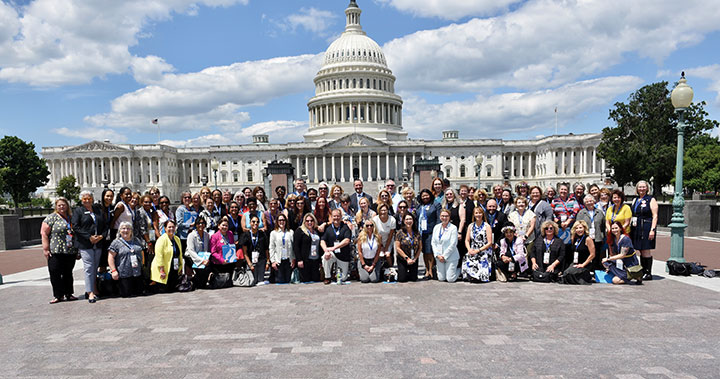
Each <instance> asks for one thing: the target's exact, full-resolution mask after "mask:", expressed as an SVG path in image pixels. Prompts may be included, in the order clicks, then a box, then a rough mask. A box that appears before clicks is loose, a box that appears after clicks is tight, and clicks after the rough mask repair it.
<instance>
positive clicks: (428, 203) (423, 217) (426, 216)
mask: <svg viewBox="0 0 720 379" xmlns="http://www.w3.org/2000/svg"><path fill="white" fill-rule="evenodd" d="M439 210H440V205H438V204H437V203H435V197H434V196H433V194H432V192H430V190H429V189H427V188H426V189H423V190H422V191H420V205H419V206H418V208H417V209H415V218H416V219H417V220H418V230H419V232H420V235H421V236H422V249H423V261H424V262H425V277H424V279H426V280H427V279H432V278H433V277H434V275H433V267H434V266H435V255H433V252H432V234H433V229H434V228H435V225H436V224H437V223H438V216H439Z"/></svg>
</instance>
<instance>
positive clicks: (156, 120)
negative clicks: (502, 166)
mask: <svg viewBox="0 0 720 379" xmlns="http://www.w3.org/2000/svg"><path fill="white" fill-rule="evenodd" d="M555 113H557V107H555ZM155 121H157V120H155ZM156 124H157V123H156Z"/></svg>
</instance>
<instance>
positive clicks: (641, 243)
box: [630, 180, 658, 280]
mask: <svg viewBox="0 0 720 379" xmlns="http://www.w3.org/2000/svg"><path fill="white" fill-rule="evenodd" d="M635 191H636V193H637V195H638V197H637V199H635V201H634V202H633V204H632V207H631V208H632V220H631V221H630V227H631V228H630V236H631V238H632V244H633V247H635V249H637V250H640V264H641V265H642V267H643V272H644V273H645V275H644V276H643V280H652V263H653V257H652V250H654V249H655V234H656V233H655V232H656V228H657V221H658V204H657V201H656V200H655V198H653V197H652V196H650V195H649V192H650V185H649V184H648V183H647V182H646V181H644V180H641V181H639V182H638V184H637V186H635Z"/></svg>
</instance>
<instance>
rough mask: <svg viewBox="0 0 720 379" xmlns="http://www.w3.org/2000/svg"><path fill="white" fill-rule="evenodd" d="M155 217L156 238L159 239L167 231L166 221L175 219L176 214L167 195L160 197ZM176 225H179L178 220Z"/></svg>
mask: <svg viewBox="0 0 720 379" xmlns="http://www.w3.org/2000/svg"><path fill="white" fill-rule="evenodd" d="M153 217H154V218H153V228H154V229H155V238H156V239H159V238H160V236H161V235H163V234H164V233H165V227H164V225H165V223H166V222H167V221H168V220H172V221H175V215H174V214H173V213H172V212H171V211H170V199H169V198H168V197H167V196H160V199H159V200H158V208H157V211H156V212H155V214H154V215H153ZM175 226H176V227H177V222H176V223H175ZM176 237H177V236H176ZM178 240H179V237H178Z"/></svg>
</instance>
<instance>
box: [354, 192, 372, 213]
mask: <svg viewBox="0 0 720 379" xmlns="http://www.w3.org/2000/svg"><path fill="white" fill-rule="evenodd" d="M362 197H364V198H366V199H368V203H369V204H370V205H372V203H373V198H372V196H370V195H368V193H367V192H363V195H362ZM358 200H360V199H358V194H357V192H353V194H352V195H350V210H352V212H353V214H355V213H357V211H358V209H360V206H359V205H358Z"/></svg>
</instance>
